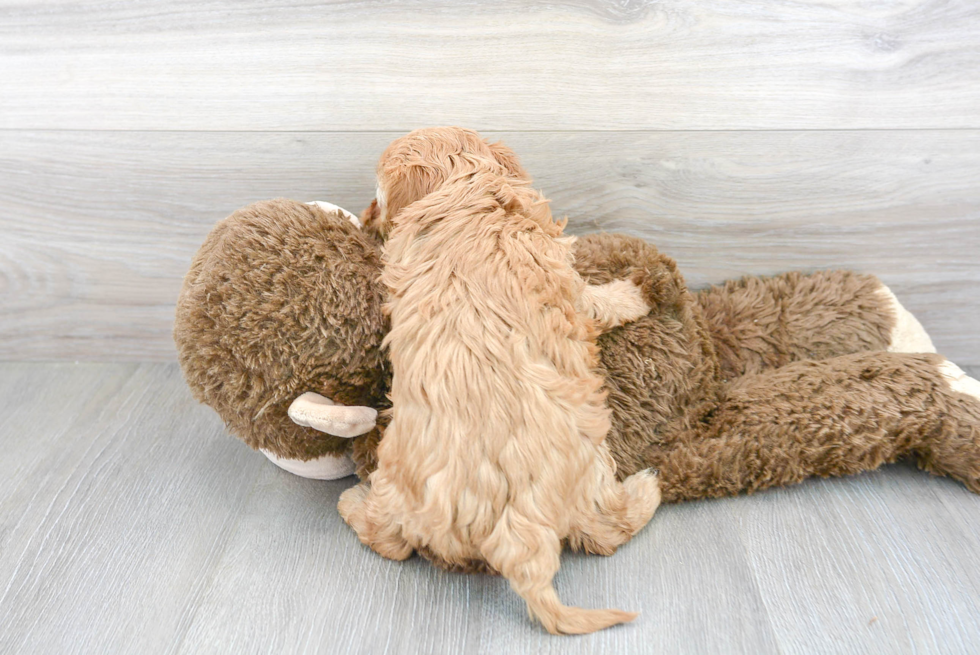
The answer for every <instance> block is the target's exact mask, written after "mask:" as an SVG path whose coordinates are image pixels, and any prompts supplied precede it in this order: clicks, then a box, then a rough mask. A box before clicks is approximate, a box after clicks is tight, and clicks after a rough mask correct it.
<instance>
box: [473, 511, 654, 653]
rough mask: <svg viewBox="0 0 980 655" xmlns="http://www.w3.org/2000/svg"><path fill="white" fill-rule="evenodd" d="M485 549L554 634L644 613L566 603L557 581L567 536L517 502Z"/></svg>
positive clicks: (607, 624) (586, 629)
mask: <svg viewBox="0 0 980 655" xmlns="http://www.w3.org/2000/svg"><path fill="white" fill-rule="evenodd" d="M481 551H482V553H483V556H484V557H485V558H486V560H487V563H488V564H490V566H491V567H493V568H494V569H496V570H497V571H499V572H500V574H501V575H503V576H504V577H505V578H507V580H508V581H509V582H510V586H511V588H512V589H513V590H514V591H516V592H517V593H518V594H520V596H521V598H523V599H524V601H525V602H526V603H527V609H528V612H530V614H531V618H535V619H537V620H539V621H541V623H542V625H544V627H545V629H546V630H547V631H548V632H550V633H551V634H556V635H557V634H566V635H581V634H587V633H589V632H595V631H596V630H602V629H603V628H608V627H610V626H614V625H617V624H619V623H628V622H630V621H632V620H633V619H635V618H636V617H637V616H638V615H637V614H636V613H634V612H623V611H621V610H587V609H582V608H581V607H568V606H566V605H562V603H561V601H560V600H558V594H557V593H556V592H555V587H554V585H553V583H552V581H553V580H554V577H555V574H556V573H558V567H559V566H560V558H561V540H560V539H559V538H558V535H557V534H555V532H554V530H552V529H551V528H550V527H546V526H544V525H541V524H539V523H537V522H533V521H529V520H528V519H527V517H526V516H524V515H522V514H521V513H519V512H516V511H514V510H513V508H511V507H507V508H506V509H504V511H503V513H502V514H501V517H500V519H499V520H498V522H497V525H496V526H495V527H494V530H493V533H492V534H491V536H490V538H489V539H488V540H487V541H486V542H485V543H484V544H483V546H482V548H481Z"/></svg>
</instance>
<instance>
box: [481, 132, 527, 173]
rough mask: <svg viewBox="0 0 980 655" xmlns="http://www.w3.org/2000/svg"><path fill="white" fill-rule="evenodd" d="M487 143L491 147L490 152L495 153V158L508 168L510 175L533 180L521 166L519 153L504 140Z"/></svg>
mask: <svg viewBox="0 0 980 655" xmlns="http://www.w3.org/2000/svg"><path fill="white" fill-rule="evenodd" d="M487 145H488V146H489V147H490V152H491V153H493V158H494V159H495V160H497V163H498V164H500V165H501V166H503V167H504V168H505V169H506V170H507V174H508V175H512V176H513V177H516V178H519V179H522V180H528V181H530V180H531V176H530V175H528V173H527V171H526V170H524V167H523V166H521V162H520V160H519V159H518V158H517V153H515V152H514V151H513V150H511V149H510V148H508V147H507V146H505V145H504V144H503V142H502V141H497V142H496V143H490V144H487Z"/></svg>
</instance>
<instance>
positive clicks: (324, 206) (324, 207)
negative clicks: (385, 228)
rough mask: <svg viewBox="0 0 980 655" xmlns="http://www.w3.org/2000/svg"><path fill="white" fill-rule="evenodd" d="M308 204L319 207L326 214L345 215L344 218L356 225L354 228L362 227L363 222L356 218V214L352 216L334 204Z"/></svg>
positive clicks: (316, 202)
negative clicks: (338, 213)
mask: <svg viewBox="0 0 980 655" xmlns="http://www.w3.org/2000/svg"><path fill="white" fill-rule="evenodd" d="M306 204H307V205H316V206H317V207H319V208H320V209H322V210H323V211H325V212H331V213H332V212H340V213H341V214H343V215H344V216H346V217H347V220H349V221H350V222H351V223H353V224H354V227H357V228H359V227H361V221H360V219H359V218H357V216H354V214H352V213H350V212H349V211H347V210H346V209H344V208H343V207H338V206H337V205H335V204H333V203H329V202H323V201H322V200H314V201H313V202H308V203H306Z"/></svg>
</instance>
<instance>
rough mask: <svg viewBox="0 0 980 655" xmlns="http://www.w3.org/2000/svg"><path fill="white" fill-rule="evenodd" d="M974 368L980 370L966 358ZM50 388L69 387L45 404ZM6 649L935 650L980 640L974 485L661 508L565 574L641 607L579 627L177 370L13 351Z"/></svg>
mask: <svg viewBox="0 0 980 655" xmlns="http://www.w3.org/2000/svg"><path fill="white" fill-rule="evenodd" d="M969 372H970V373H971V374H972V375H974V376H977V375H980V368H973V369H971V370H970V371H969ZM51 399H58V400H59V401H60V402H57V403H54V404H53V405H52V403H51ZM0 443H2V444H3V447H4V457H3V458H0V652H3V653H18V654H21V653H26V654H30V653H51V652H59V653H75V652H99V653H141V652H154V653H155V652H167V653H196V652H235V653H251V652H288V653H316V652H323V653H337V654H355V653H368V652H369V653H378V654H386V653H422V652H424V653H487V654H496V653H516V654H520V653H545V654H547V653H555V654H558V653H562V654H564V653H573V654H574V653H607V652H608V653H706V652H725V653H729V652H731V653H736V652H745V653H762V654H764V653H784V654H795V653H812V652H835V653H844V652H856V653H889V654H891V653H923V652H930V653H931V652H935V653H939V652H943V653H952V652H970V651H971V650H972V648H973V646H974V645H975V644H976V643H978V641H980V611H978V610H980V600H978V599H980V593H978V592H980V573H978V572H977V569H976V566H975V562H976V555H977V552H978V549H980V537H978V535H977V533H976V530H975V526H976V525H977V523H978V521H980V497H977V496H975V495H973V494H971V493H969V492H968V491H967V490H966V489H965V488H964V487H963V486H962V485H959V484H958V483H955V482H952V481H950V480H948V479H944V478H935V477H932V476H929V475H927V474H925V473H923V472H921V471H917V470H915V469H914V468H913V467H912V466H910V465H896V466H890V467H886V468H884V469H882V470H879V471H877V472H874V473H870V474H865V475H861V476H856V477H851V478H843V479H833V480H811V481H808V482H806V483H804V484H802V485H798V486H795V487H791V488H785V489H775V490H770V491H766V492H762V493H758V494H755V495H752V496H747V497H739V498H734V499H726V500H720V501H704V502H694V503H686V504H682V505H673V506H664V507H662V508H661V509H660V510H659V511H658V513H657V515H656V516H655V517H654V519H653V521H652V522H651V523H650V525H649V526H647V527H646V528H645V529H644V530H643V531H642V532H641V533H640V534H639V535H638V536H637V537H636V538H635V539H634V540H633V541H631V542H630V543H629V544H628V545H627V546H625V547H624V548H623V549H621V550H620V551H619V552H618V553H617V554H616V555H615V556H613V557H611V558H601V557H586V556H582V555H574V554H566V555H565V556H564V558H563V564H562V569H561V572H560V573H559V576H558V580H557V586H558V590H559V593H560V594H561V596H562V598H563V599H564V600H566V601H568V602H574V603H579V604H581V605H585V606H591V607H599V606H614V607H622V608H626V609H632V610H639V611H640V612H641V614H640V617H639V618H638V619H637V621H636V622H635V623H633V624H631V625H628V626H622V627H617V628H614V629H611V630H606V631H603V632H600V633H597V634H593V635H588V636H585V637H580V638H573V637H565V638H561V637H551V636H549V635H548V634H547V633H545V632H544V630H543V629H541V628H539V627H537V626H535V625H534V624H532V623H531V622H530V621H529V620H528V618H527V616H526V613H525V610H524V606H523V604H522V603H521V602H520V601H519V599H518V598H517V596H516V595H515V594H514V593H513V592H512V591H511V590H510V589H509V588H508V586H507V584H506V582H505V581H503V580H501V579H499V578H492V577H484V576H464V575H454V574H448V573H445V572H442V571H439V570H436V569H434V568H433V567H431V566H430V565H428V564H427V563H426V562H424V561H420V560H419V559H418V558H414V559H411V560H409V561H407V562H404V563H393V562H390V561H387V560H384V559H381V558H380V557H378V556H376V555H374V554H373V553H372V552H371V551H369V550H368V549H367V548H366V547H364V546H362V545H361V544H360V543H359V542H358V541H357V538H356V536H355V535H354V534H353V532H351V531H350V530H349V529H348V528H347V527H346V526H345V525H344V524H343V521H342V520H341V519H340V517H339V516H338V514H337V512H336V502H337V498H338V497H339V495H340V493H341V491H343V489H345V488H346V487H347V486H348V485H349V484H351V483H352V480H351V479H348V480H342V481H336V482H317V481H312V480H303V479H300V478H296V477H294V476H291V475H290V474H288V473H285V472H283V471H280V470H279V469H277V468H275V467H274V466H273V465H272V464H270V463H268V462H267V461H266V460H265V459H264V458H263V457H262V456H261V455H259V454H257V453H253V452H251V451H249V450H248V449H247V448H245V447H244V446H243V445H242V444H240V443H239V442H237V441H236V440H234V439H232V438H231V437H229V436H227V435H226V434H224V433H223V430H222V428H221V425H220V421H219V420H218V418H217V417H216V416H215V415H214V414H213V413H211V412H210V410H208V409H206V408H203V407H200V406H197V405H195V403H194V401H193V399H192V398H191V397H190V393H189V392H188V391H187V389H186V388H185V386H184V384H183V382H182V380H181V379H180V374H179V371H178V370H177V367H176V365H173V364H169V365H161V364H155V365H138V366H137V365H133V364H81V365H53V364H0Z"/></svg>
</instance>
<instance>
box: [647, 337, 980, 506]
mask: <svg viewBox="0 0 980 655" xmlns="http://www.w3.org/2000/svg"><path fill="white" fill-rule="evenodd" d="M903 456H914V457H916V458H917V459H918V461H919V464H920V466H922V467H923V468H925V469H927V470H929V471H931V472H933V473H937V474H942V475H949V476H951V477H954V478H956V479H958V480H960V481H962V482H963V483H965V484H966V486H967V487H968V488H969V489H970V490H972V491H974V492H977V493H980V382H977V381H976V380H973V379H972V378H969V377H967V376H965V375H964V374H963V373H962V371H960V370H959V369H958V368H956V367H955V365H953V364H951V363H950V362H948V361H947V360H945V359H944V358H943V357H941V356H939V355H929V354H926V355H913V354H902V353H884V352H878V353H863V354H855V355H846V356H842V357H836V358H833V359H829V360H824V361H804V362H797V363H794V364H789V365H787V366H784V367H782V368H778V369H775V370H771V371H766V372H763V373H759V374H755V375H748V376H745V377H744V378H741V379H739V380H738V381H736V382H734V383H733V384H732V385H731V386H730V387H728V388H727V389H726V390H725V392H724V394H723V397H722V402H721V403H720V405H719V406H718V407H717V408H716V409H715V410H714V411H713V412H712V413H711V414H710V415H709V416H707V417H705V420H704V421H702V422H699V423H697V424H696V425H693V426H690V427H685V426H678V428H677V429H675V430H673V431H671V430H665V431H664V432H663V434H662V435H661V439H660V441H658V443H657V444H656V445H655V446H652V447H651V448H650V449H649V450H648V452H647V455H646V456H645V461H644V464H646V465H647V466H651V467H654V468H658V469H659V470H660V483H661V491H662V494H663V500H664V501H665V502H675V501H681V500H690V499H696V498H704V497H718V496H729V495H735V494H738V493H740V492H751V491H754V490H757V489H763V488H766V487H770V486H775V485H787V484H793V483H796V482H800V481H802V480H803V479H805V478H807V477H810V476H813V475H820V476H836V475H847V474H852V473H857V472H859V471H864V470H871V469H874V468H876V467H878V466H879V465H881V464H883V463H885V462H892V461H895V460H897V459H899V458H901V457H903Z"/></svg>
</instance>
